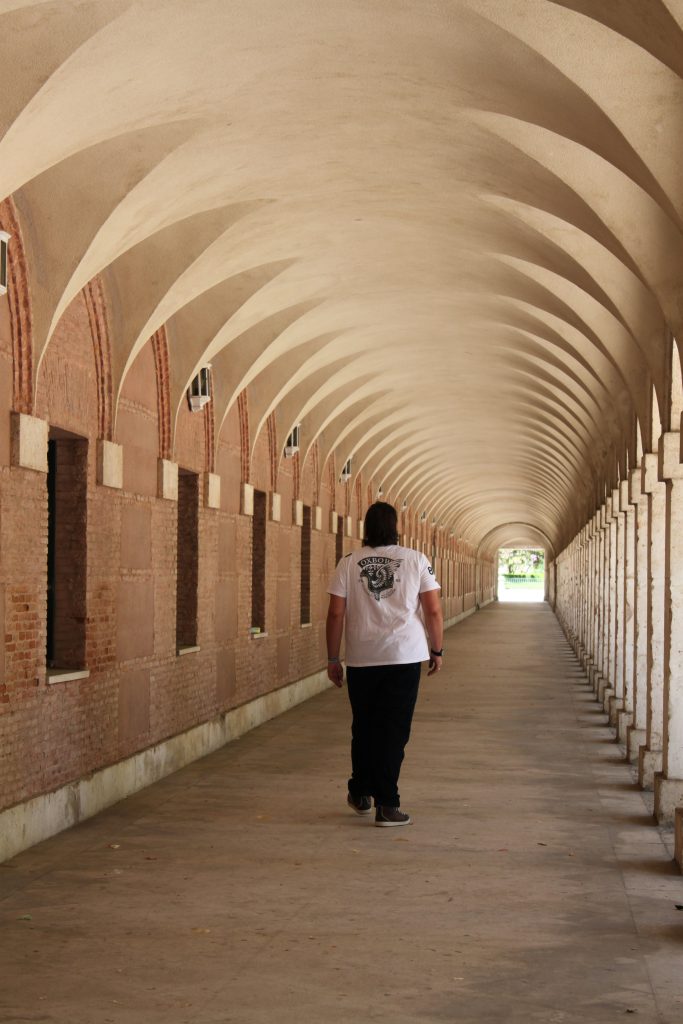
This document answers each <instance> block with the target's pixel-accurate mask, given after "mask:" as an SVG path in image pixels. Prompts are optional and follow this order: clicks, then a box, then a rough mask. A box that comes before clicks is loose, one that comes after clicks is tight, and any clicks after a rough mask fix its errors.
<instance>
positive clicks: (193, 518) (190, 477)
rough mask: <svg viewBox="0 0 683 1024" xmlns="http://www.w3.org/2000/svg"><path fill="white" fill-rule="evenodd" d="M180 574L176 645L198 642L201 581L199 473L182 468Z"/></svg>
mask: <svg viewBox="0 0 683 1024" xmlns="http://www.w3.org/2000/svg"><path fill="white" fill-rule="evenodd" d="M177 570H178V572H177V577H176V649H177V650H178V651H182V650H183V649H185V648H188V647H195V646H196V644H197V589H198V583H199V477H198V476H197V474H196V473H188V472H186V471H185V470H182V469H181V470H179V472H178V547H177Z"/></svg>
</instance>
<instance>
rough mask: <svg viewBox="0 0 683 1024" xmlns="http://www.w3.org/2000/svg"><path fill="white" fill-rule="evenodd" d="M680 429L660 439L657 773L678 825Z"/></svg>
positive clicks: (661, 796)
mask: <svg viewBox="0 0 683 1024" xmlns="http://www.w3.org/2000/svg"><path fill="white" fill-rule="evenodd" d="M680 454H681V440H680V434H679V433H678V431H675V432H674V431H671V432H669V433H667V434H664V435H663V436H662V439H661V443H660V466H661V475H662V477H663V478H664V480H665V481H666V484H665V486H666V570H667V572H666V579H665V608H666V613H665V626H666V639H665V644H664V693H663V711H664V720H663V730H662V774H661V776H659V775H658V776H656V777H655V814H656V816H657V819H658V820H659V821H660V822H661V823H662V824H667V825H673V824H674V820H675V816H676V808H677V807H683V465H681V461H680Z"/></svg>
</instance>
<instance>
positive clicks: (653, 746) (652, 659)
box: [638, 453, 666, 789]
mask: <svg viewBox="0 0 683 1024" xmlns="http://www.w3.org/2000/svg"><path fill="white" fill-rule="evenodd" d="M658 463H659V460H658V458H657V456H656V455H652V454H651V453H647V454H646V455H644V456H643V479H642V489H643V492H644V493H645V494H647V495H648V504H649V509H650V523H649V550H648V558H649V562H648V576H649V582H650V595H649V597H650V614H649V623H648V665H649V669H648V683H647V739H646V741H645V745H644V746H642V747H641V748H640V757H639V762H638V780H639V782H640V785H641V786H642V787H643V789H653V788H654V777H655V772H658V771H661V768H662V742H663V735H662V734H663V729H664V570H665V564H664V563H665V557H666V552H665V548H666V484H664V483H662V482H661V481H660V480H659V476H658V469H659V465H658Z"/></svg>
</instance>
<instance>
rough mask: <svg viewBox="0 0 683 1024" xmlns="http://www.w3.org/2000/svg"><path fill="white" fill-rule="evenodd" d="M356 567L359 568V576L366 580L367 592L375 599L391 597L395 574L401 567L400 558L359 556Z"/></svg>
mask: <svg viewBox="0 0 683 1024" xmlns="http://www.w3.org/2000/svg"><path fill="white" fill-rule="evenodd" d="M358 568H359V569H360V570H361V574H360V578H361V579H362V580H363V579H364V580H367V583H368V593H370V594H371V595H372V596H373V597H374V598H375V600H376V601H379V600H380V599H381V598H383V597H391V595H392V594H393V592H394V580H395V575H396V573H397V571H398V570H399V569H400V568H401V561H400V559H398V558H384V557H383V556H382V555H370V556H368V557H367V558H361V560H360V562H359V563H358ZM396 582H398V580H396Z"/></svg>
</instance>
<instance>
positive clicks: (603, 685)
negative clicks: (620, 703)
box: [598, 678, 616, 711]
mask: <svg viewBox="0 0 683 1024" xmlns="http://www.w3.org/2000/svg"><path fill="white" fill-rule="evenodd" d="M615 693H616V691H615V689H614V687H613V686H612V684H611V683H610V681H609V679H604V678H602V679H601V680H600V683H599V685H598V703H599V704H602V706H603V708H604V710H605V711H608V710H609V699H610V697H613V696H614V694H615Z"/></svg>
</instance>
